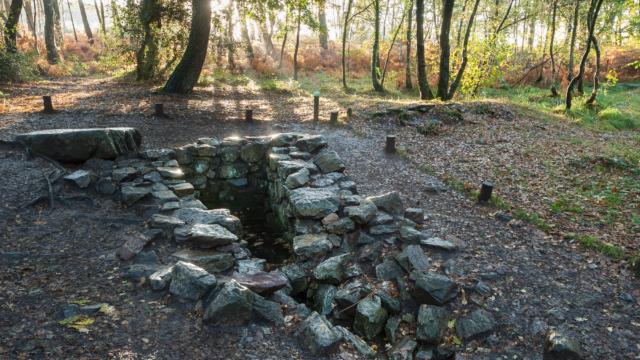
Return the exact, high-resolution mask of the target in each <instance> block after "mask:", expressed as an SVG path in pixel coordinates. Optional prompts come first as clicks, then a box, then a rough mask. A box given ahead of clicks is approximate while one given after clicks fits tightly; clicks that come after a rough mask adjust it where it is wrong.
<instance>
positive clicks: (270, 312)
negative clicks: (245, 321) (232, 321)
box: [253, 295, 284, 325]
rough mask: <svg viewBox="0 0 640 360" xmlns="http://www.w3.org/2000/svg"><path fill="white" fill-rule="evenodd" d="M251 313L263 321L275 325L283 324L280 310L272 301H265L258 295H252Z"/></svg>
mask: <svg viewBox="0 0 640 360" xmlns="http://www.w3.org/2000/svg"><path fill="white" fill-rule="evenodd" d="M253 312H254V314H255V315H256V316H257V317H258V318H261V319H263V320H266V321H269V322H271V323H274V324H276V325H283V324H284V315H283V314H282V308H280V305H279V304H278V303H276V302H274V301H270V300H267V299H265V298H263V297H262V296H260V295H253Z"/></svg>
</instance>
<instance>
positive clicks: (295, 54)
mask: <svg viewBox="0 0 640 360" xmlns="http://www.w3.org/2000/svg"><path fill="white" fill-rule="evenodd" d="M298 6H300V5H298ZM301 20H302V9H298V19H297V24H296V46H295V48H294V50H293V80H298V50H299V47H300V22H301Z"/></svg>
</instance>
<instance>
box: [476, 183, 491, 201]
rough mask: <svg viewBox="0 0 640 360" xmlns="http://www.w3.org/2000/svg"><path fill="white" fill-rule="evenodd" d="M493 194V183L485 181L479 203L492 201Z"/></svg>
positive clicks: (481, 188) (481, 187)
mask: <svg viewBox="0 0 640 360" xmlns="http://www.w3.org/2000/svg"><path fill="white" fill-rule="evenodd" d="M492 192H493V183H490V182H488V181H484V182H483V183H482V185H481V186H480V194H479V195H478V202H487V201H489V200H490V199H491V193H492Z"/></svg>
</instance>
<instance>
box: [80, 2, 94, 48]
mask: <svg viewBox="0 0 640 360" xmlns="http://www.w3.org/2000/svg"><path fill="white" fill-rule="evenodd" d="M78 6H79V7H80V16H81V17H82V24H83V25H84V33H85V34H87V39H89V44H90V45H93V42H94V40H93V32H91V25H89V19H87V10H86V9H85V7H84V2H83V1H82V0H78Z"/></svg>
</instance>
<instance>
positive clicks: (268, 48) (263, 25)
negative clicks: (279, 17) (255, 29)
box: [260, 17, 276, 59]
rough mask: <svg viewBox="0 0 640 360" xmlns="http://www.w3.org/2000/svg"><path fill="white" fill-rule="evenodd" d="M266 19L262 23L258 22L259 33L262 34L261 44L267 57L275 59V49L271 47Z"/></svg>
mask: <svg viewBox="0 0 640 360" xmlns="http://www.w3.org/2000/svg"><path fill="white" fill-rule="evenodd" d="M266 21H267V19H266V17H265V19H263V20H262V21H260V33H261V34H262V42H263V43H264V49H265V53H266V54H267V55H268V56H271V58H272V59H275V56H276V49H275V47H274V46H273V41H272V40H271V33H270V32H269V30H268V29H267V24H266Z"/></svg>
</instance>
